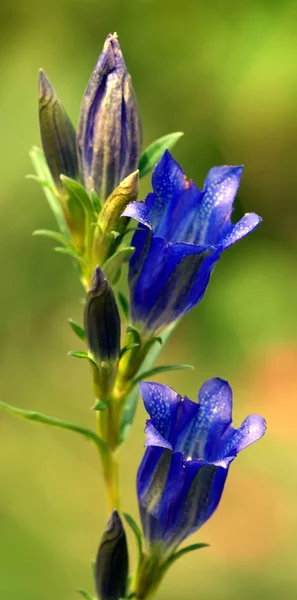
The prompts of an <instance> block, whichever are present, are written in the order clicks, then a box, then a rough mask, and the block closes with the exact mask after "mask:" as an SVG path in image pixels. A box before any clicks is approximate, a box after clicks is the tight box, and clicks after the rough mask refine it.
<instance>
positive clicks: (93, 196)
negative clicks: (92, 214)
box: [90, 190, 102, 213]
mask: <svg viewBox="0 0 297 600" xmlns="http://www.w3.org/2000/svg"><path fill="white" fill-rule="evenodd" d="M90 198H91V201H92V204H93V206H94V209H95V211H96V213H100V211H101V208H102V206H101V202H100V198H99V196H98V194H97V192H95V190H93V191H92V192H91V193H90Z"/></svg>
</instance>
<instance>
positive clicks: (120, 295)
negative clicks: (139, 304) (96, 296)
mask: <svg viewBox="0 0 297 600" xmlns="http://www.w3.org/2000/svg"><path fill="white" fill-rule="evenodd" d="M118 298H119V303H120V307H121V309H122V311H123V313H124V316H125V319H126V321H128V319H129V304H128V300H127V298H126V296H125V295H124V294H123V293H122V292H118Z"/></svg>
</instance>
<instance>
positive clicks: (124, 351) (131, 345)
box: [120, 343, 140, 358]
mask: <svg viewBox="0 0 297 600" xmlns="http://www.w3.org/2000/svg"><path fill="white" fill-rule="evenodd" d="M139 346H140V344H136V343H135V344H128V345H127V346H124V348H122V349H121V351H120V358H122V356H124V354H126V352H128V350H132V348H139Z"/></svg>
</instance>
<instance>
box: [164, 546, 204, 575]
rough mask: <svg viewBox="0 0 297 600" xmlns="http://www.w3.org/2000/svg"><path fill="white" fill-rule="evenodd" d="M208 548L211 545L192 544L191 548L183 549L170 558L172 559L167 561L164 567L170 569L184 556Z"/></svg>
mask: <svg viewBox="0 0 297 600" xmlns="http://www.w3.org/2000/svg"><path fill="white" fill-rule="evenodd" d="M208 547H209V544H191V545H190V546H186V547H185V548H182V549H181V550H178V552H175V553H174V554H172V556H170V558H169V559H168V560H167V561H166V563H165V565H164V566H165V567H166V569H168V567H170V566H171V565H172V564H173V563H174V562H175V561H176V560H178V559H179V558H181V557H182V556H184V554H188V553H189V552H194V550H200V549H201V548H208Z"/></svg>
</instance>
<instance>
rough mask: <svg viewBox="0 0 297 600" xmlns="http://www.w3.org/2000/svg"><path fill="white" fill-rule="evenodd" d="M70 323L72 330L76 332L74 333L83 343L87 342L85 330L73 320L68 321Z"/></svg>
mask: <svg viewBox="0 0 297 600" xmlns="http://www.w3.org/2000/svg"><path fill="white" fill-rule="evenodd" d="M68 323H69V325H70V327H71V329H72V331H74V333H75V334H76V335H77V336H78V337H79V338H80V339H81V340H83V342H85V341H86V332H85V330H84V328H83V327H82V326H81V325H79V324H78V323H76V321H73V319H68Z"/></svg>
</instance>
